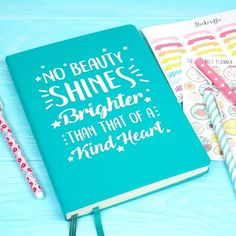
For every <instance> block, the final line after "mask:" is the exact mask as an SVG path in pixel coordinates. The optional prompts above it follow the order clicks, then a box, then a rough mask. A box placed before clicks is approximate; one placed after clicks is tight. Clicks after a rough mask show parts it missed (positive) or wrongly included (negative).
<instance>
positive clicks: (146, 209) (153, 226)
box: [0, 0, 236, 236]
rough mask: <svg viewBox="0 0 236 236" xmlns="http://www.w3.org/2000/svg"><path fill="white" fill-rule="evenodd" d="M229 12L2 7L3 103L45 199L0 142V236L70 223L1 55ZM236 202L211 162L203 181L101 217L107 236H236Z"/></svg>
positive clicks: (179, 4)
mask: <svg viewBox="0 0 236 236" xmlns="http://www.w3.org/2000/svg"><path fill="white" fill-rule="evenodd" d="M234 8H236V2H235V1H234V0H230V1H225V0H216V1H206V0H198V1H194V0H188V1H184V0H181V1H172V2H171V1H169V2H168V1H155V0H147V1H138V0H136V1H134V0H133V1H127V0H126V1H84V0H83V1H76V0H69V1H46V0H44V1H28V2H27V1H23V0H22V1H0V97H1V99H2V101H3V103H4V107H5V113H6V116H7V119H8V120H9V122H10V124H11V127H12V129H13V130H14V132H15V136H16V137H17V139H18V140H19V143H20V145H21V147H22V149H23V150H24V153H25V155H26V156H27V158H28V160H30V163H31V165H32V166H33V168H34V170H35V172H36V174H37V176H38V177H39V179H40V182H41V184H42V186H43V188H44V190H45V191H46V198H45V199H43V200H41V201H38V200H36V199H35V198H34V197H33V196H32V194H31V192H30V190H29V188H28V186H27V185H26V183H25V180H24V178H23V176H22V175H21V173H20V171H19V170H18V166H17V164H16V163H15V160H14V158H13V156H12V154H11V152H10V151H9V149H8V147H7V145H6V143H5V140H3V138H2V137H0V236H13V235H17V236H23V235H33V236H42V235H44V236H49V235H50V236H51V235H53V236H54V235H56V236H64V235H68V223H67V222H66V221H64V218H63V215H62V213H61V211H60V208H59V205H58V203H57V200H56V197H55V195H54V192H53V191H52V187H51V184H50V182H49V180H48V176H47V174H46V171H45V168H44V166H43V163H42V161H41V157H40V155H39V152H38V149H37V146H36V145H35V142H34V140H33V138H32V134H31V132H30V129H29V125H28V123H27V121H26V118H25V116H24V113H23V110H22V107H21V106H20V103H19V100H18V97H17V95H16V92H15V90H14V87H13V84H12V81H11V78H10V76H9V74H8V71H7V67H6V64H5V62H4V60H3V59H4V57H5V56H6V55H9V54H12V53H16V52H18V51H22V50H25V49H30V48H32V47H36V46H40V45H44V44H47V43H51V42H55V41H58V40H63V39H67V38H70V37H75V36H78V35H82V34H86V33H90V32H93V31H98V30H101V29H105V28H111V27H114V26H118V25H122V24H127V23H131V24H135V25H136V26H137V27H139V28H141V27H145V26H150V25H154V24H161V23H167V22H175V21H179V20H185V19H191V18H193V17H198V16H203V15H207V14H212V13H216V12H219V11H224V10H231V9H234ZM183 141H184V138H183ZM190 158H191V157H190ZM235 196H236V195H235V194H234V192H233V191H232V188H231V185H230V182H229V179H228V176H227V173H226V170H225V168H224V165H223V163H222V162H213V163H212V164H211V167H210V172H209V173H208V174H207V175H205V176H203V177H201V178H198V179H196V180H194V181H191V182H188V183H185V184H182V185H179V186H176V187H174V188H170V189H167V190H165V191H162V192H159V193H156V194H152V195H149V196H147V197H145V198H141V199H138V200H135V201H132V202H129V203H126V204H122V205H120V206H117V207H114V208H111V209H109V210H106V211H104V212H102V218H103V225H104V230H105V233H106V235H109V236H117V235H122V236H126V235H127V236H131V235H135V236H141V235H142V236H143V235H145V236H154V235H161V236H183V235H184V236H185V235H189V236H195V235H196V236H198V235H201V236H213V235H214V236H222V235H227V236H233V235H236V225H235V216H236V202H235V200H236V199H235ZM78 235H79V236H80V235H81V236H85V235H86V236H87V235H91V236H92V235H96V233H95V229H94V224H93V218H92V217H90V216H88V217H84V218H82V219H80V220H79V222H78Z"/></svg>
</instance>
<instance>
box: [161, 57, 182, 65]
mask: <svg viewBox="0 0 236 236" xmlns="http://www.w3.org/2000/svg"><path fill="white" fill-rule="evenodd" d="M180 59H181V56H173V57H166V58H164V59H163V60H161V63H163V64H166V63H169V62H170V61H174V60H180Z"/></svg>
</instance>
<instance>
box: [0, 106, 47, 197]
mask: <svg viewBox="0 0 236 236" xmlns="http://www.w3.org/2000/svg"><path fill="white" fill-rule="evenodd" d="M0 129H1V131H2V133H3V135H4V137H5V139H6V141H7V143H8V145H9V147H10V148H11V151H12V152H13V154H14V156H15V158H16V161H17V163H18V164H19V167H20V169H21V171H22V172H23V173H24V174H25V178H26V180H27V182H28V184H29V186H30V188H31V190H32V191H33V193H34V195H35V196H36V198H38V199H42V198H43V196H44V194H43V191H42V189H41V186H40V185H39V184H38V183H37V180H36V178H35V177H34V175H33V172H32V169H31V167H30V166H29V164H28V163H27V161H26V159H25V157H24V155H23V154H22V152H21V149H20V147H19V145H18V144H17V143H16V140H15V138H14V136H13V134H12V130H11V129H10V127H9V125H8V123H7V121H6V120H5V119H4V116H3V106H2V103H1V102H0Z"/></svg>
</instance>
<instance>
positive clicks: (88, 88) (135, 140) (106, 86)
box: [6, 25, 209, 219]
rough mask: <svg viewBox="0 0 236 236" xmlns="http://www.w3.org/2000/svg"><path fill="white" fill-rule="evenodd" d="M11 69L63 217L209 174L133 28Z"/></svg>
mask: <svg viewBox="0 0 236 236" xmlns="http://www.w3.org/2000/svg"><path fill="white" fill-rule="evenodd" d="M6 61H7V64H8V66H9V70H10V73H11V75H12V79H13V81H14V84H15V87H16V90H17V91H18V94H19V96H20V99H21V101H22V104H23V107H24V110H25V113H26V115H27V118H28V121H29V123H30V126H31V128H32V131H33V134H34V136H35V139H36V141H37V143H38V146H39V149H40V152H41V154H42V157H43V160H44V162H45V165H46V168H47V170H48V173H49V176H50V178H51V181H52V184H53V186H54V188H55V192H56V194H57V197H58V200H59V202H60V205H61V207H62V210H63V213H64V215H65V218H66V219H70V218H71V217H72V215H75V214H77V213H78V214H79V215H86V214H89V213H91V212H92V210H93V209H94V208H96V207H99V208H100V209H103V208H107V207H110V206H112V205H115V204H119V203H121V202H124V201H127V200H130V199H132V198H136V197H139V196H142V195H144V194H147V193H149V192H152V191H155V190H158V189H162V188H165V187H167V186H169V185H173V184H175V183H178V182H181V181H183V180H186V179H190V178H192V177H194V176H197V175H200V174H202V173H204V172H206V171H207V170H208V165H209V159H208V157H207V154H206V153H205V150H204V148H203V147H202V145H201V143H200V141H199V140H198V138H197V137H196V135H195V133H194V131H193V130H192V128H191V126H190V124H189V122H188V121H187V119H186V117H185V115H184V114H183V112H182V110H181V107H180V106H179V104H178V103H177V101H176V99H175V97H174V95H173V94H172V92H171V89H170V88H169V86H168V84H167V81H166V79H165V77H164V75H163V73H162V71H161V69H160V67H159V66H158V64H157V62H156V60H155V58H154V56H153V54H152V52H151V50H150V48H149V47H148V45H147V44H146V41H145V40H144V39H143V37H142V35H141V34H140V33H139V31H138V30H137V29H136V28H135V27H134V26H132V25H126V26H122V27H118V28H113V29H109V30H105V31H101V32H98V33H93V34H89V35H85V36H82V37H77V38H73V39H69V40H65V41H62V42H58V43H54V44H50V45H47V46H43V47H39V48H35V49H32V50H28V51H24V52H21V53H17V54H15V55H11V56H8V57H7V58H6Z"/></svg>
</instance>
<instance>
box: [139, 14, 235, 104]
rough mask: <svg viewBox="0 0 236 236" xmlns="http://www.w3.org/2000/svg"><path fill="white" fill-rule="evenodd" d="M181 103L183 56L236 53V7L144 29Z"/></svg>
mask: <svg viewBox="0 0 236 236" xmlns="http://www.w3.org/2000/svg"><path fill="white" fill-rule="evenodd" d="M142 32H143V33H144V35H145V37H146V38H147V40H148V42H149V44H150V46H151V48H152V50H153V52H154V54H155V56H156V58H157V60H158V62H159V63H160V65H161V68H162V70H163V72H164V73H165V75H166V77H167V80H168V82H169V84H170V86H171V88H172V90H173V92H174V94H175V95H176V98H177V100H178V101H179V102H182V98H183V94H182V90H183V88H182V68H181V57H182V56H184V55H193V56H218V57H225V56H233V57H234V56H236V10H232V11H227V12H221V13H218V14H214V15H209V16H205V17H201V18H196V19H193V20H189V21H183V22H177V23H172V24H165V25H156V26H151V27H147V28H144V29H142Z"/></svg>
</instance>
